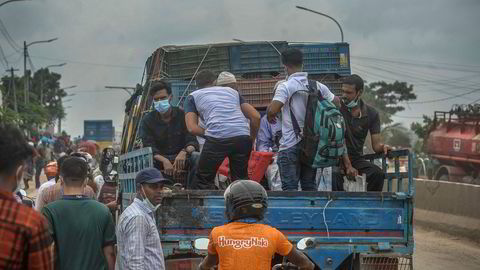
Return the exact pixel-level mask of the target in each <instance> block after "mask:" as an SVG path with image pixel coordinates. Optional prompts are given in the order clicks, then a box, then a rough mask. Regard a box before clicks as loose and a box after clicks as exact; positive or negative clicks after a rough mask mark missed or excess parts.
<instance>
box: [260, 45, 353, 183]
mask: <svg viewBox="0 0 480 270" xmlns="http://www.w3.org/2000/svg"><path fill="white" fill-rule="evenodd" d="M282 64H283V65H284V67H285V70H286V72H287V75H288V78H287V81H285V82H283V83H281V84H280V85H279V86H278V87H277V89H276V92H275V96H274V97H273V100H272V102H271V103H270V105H269V106H268V109H267V117H268V120H269V122H271V123H273V122H275V119H276V116H277V114H278V113H279V112H281V116H282V117H281V119H282V138H281V139H280V149H279V152H278V159H277V163H278V167H279V172H280V177H281V179H282V189H283V190H297V189H298V182H299V181H300V184H301V188H302V190H304V191H313V190H316V185H315V176H316V169H317V168H325V167H330V166H337V165H338V163H339V160H341V158H342V157H343V156H344V154H345V146H344V130H345V127H344V123H343V118H342V116H341V113H340V112H339V110H338V108H337V107H336V106H339V105H340V100H339V98H338V97H335V96H334V95H333V94H332V92H330V90H329V89H328V87H327V86H325V85H323V84H321V83H319V82H316V81H312V80H309V79H308V74H307V73H306V72H302V69H303V53H302V52H301V51H300V50H298V49H294V48H289V49H287V50H285V51H284V52H282ZM322 131H324V132H322ZM345 165H346V168H347V171H348V173H351V165H350V164H348V163H347V164H345Z"/></svg>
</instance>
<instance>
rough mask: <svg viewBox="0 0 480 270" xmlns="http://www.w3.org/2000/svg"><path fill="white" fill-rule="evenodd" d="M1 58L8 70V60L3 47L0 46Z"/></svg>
mask: <svg viewBox="0 0 480 270" xmlns="http://www.w3.org/2000/svg"><path fill="white" fill-rule="evenodd" d="M0 56H1V57H2V58H1V60H3V61H2V63H4V65H5V68H8V60H7V57H5V53H4V52H3V48H2V45H0Z"/></svg>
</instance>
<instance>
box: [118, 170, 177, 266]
mask: <svg viewBox="0 0 480 270" xmlns="http://www.w3.org/2000/svg"><path fill="white" fill-rule="evenodd" d="M167 182H169V180H168V179H166V178H165V177H164V176H163V175H162V173H161V172H160V171H159V170H157V169H155V168H147V169H144V170H142V171H140V172H139V173H138V174H137V176H136V177H135V183H136V190H137V197H136V198H135V199H134V201H133V202H132V204H130V206H128V207H127V208H126V209H125V211H123V213H122V215H121V216H120V218H119V219H118V225H117V250H118V255H117V262H116V265H115V269H144V270H148V269H158V270H164V269H165V262H164V258H163V250H162V244H161V243H160V235H159V234H158V230H157V227H156V221H155V211H156V210H157V208H158V207H159V206H160V203H161V201H162V191H163V187H164V184H165V183H167Z"/></svg>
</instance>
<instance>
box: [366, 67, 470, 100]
mask: <svg viewBox="0 0 480 270" xmlns="http://www.w3.org/2000/svg"><path fill="white" fill-rule="evenodd" d="M357 65H360V66H362V67H366V68H371V69H376V70H380V71H384V72H387V73H391V74H397V75H398V74H399V73H398V72H394V71H391V70H388V69H382V68H379V67H372V66H366V65H361V64H357ZM399 75H401V76H406V77H411V78H414V79H419V78H418V77H415V76H411V75H407V74H403V75H402V74H399ZM420 80H421V79H420ZM453 87H454V88H455V89H456V90H472V89H474V88H472V87H458V86H453ZM450 88H451V87H448V88H443V89H442V88H441V89H438V88H434V89H430V91H438V92H441V93H444V94H446V95H448V96H451V97H456V95H452V94H451V93H450V92H446V91H445V89H450Z"/></svg>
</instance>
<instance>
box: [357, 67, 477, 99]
mask: <svg viewBox="0 0 480 270" xmlns="http://www.w3.org/2000/svg"><path fill="white" fill-rule="evenodd" d="M354 65H358V64H354ZM367 68H369V67H367ZM355 69H358V70H359V71H361V72H363V73H365V74H369V73H371V74H373V73H372V72H369V71H365V70H363V69H361V68H358V67H356V68H355ZM371 69H374V68H373V67H372V68H371ZM374 75H376V76H377V77H378V78H382V79H383V78H387V79H391V80H395V81H398V78H397V79H393V78H391V77H390V78H389V77H386V76H384V75H378V74H374ZM413 85H414V87H415V86H416V84H415V83H414V84H413ZM449 88H451V87H449ZM445 89H447V88H445ZM445 89H435V88H426V89H425V91H429V92H430V91H437V92H440V93H442V94H444V95H448V96H450V97H451V96H454V95H453V94H452V93H450V92H446V91H445ZM456 89H462V88H456ZM467 90H470V89H467ZM414 91H415V92H423V91H419V90H418V89H414ZM462 98H463V97H462ZM464 99H468V98H464ZM468 100H469V99H468Z"/></svg>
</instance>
